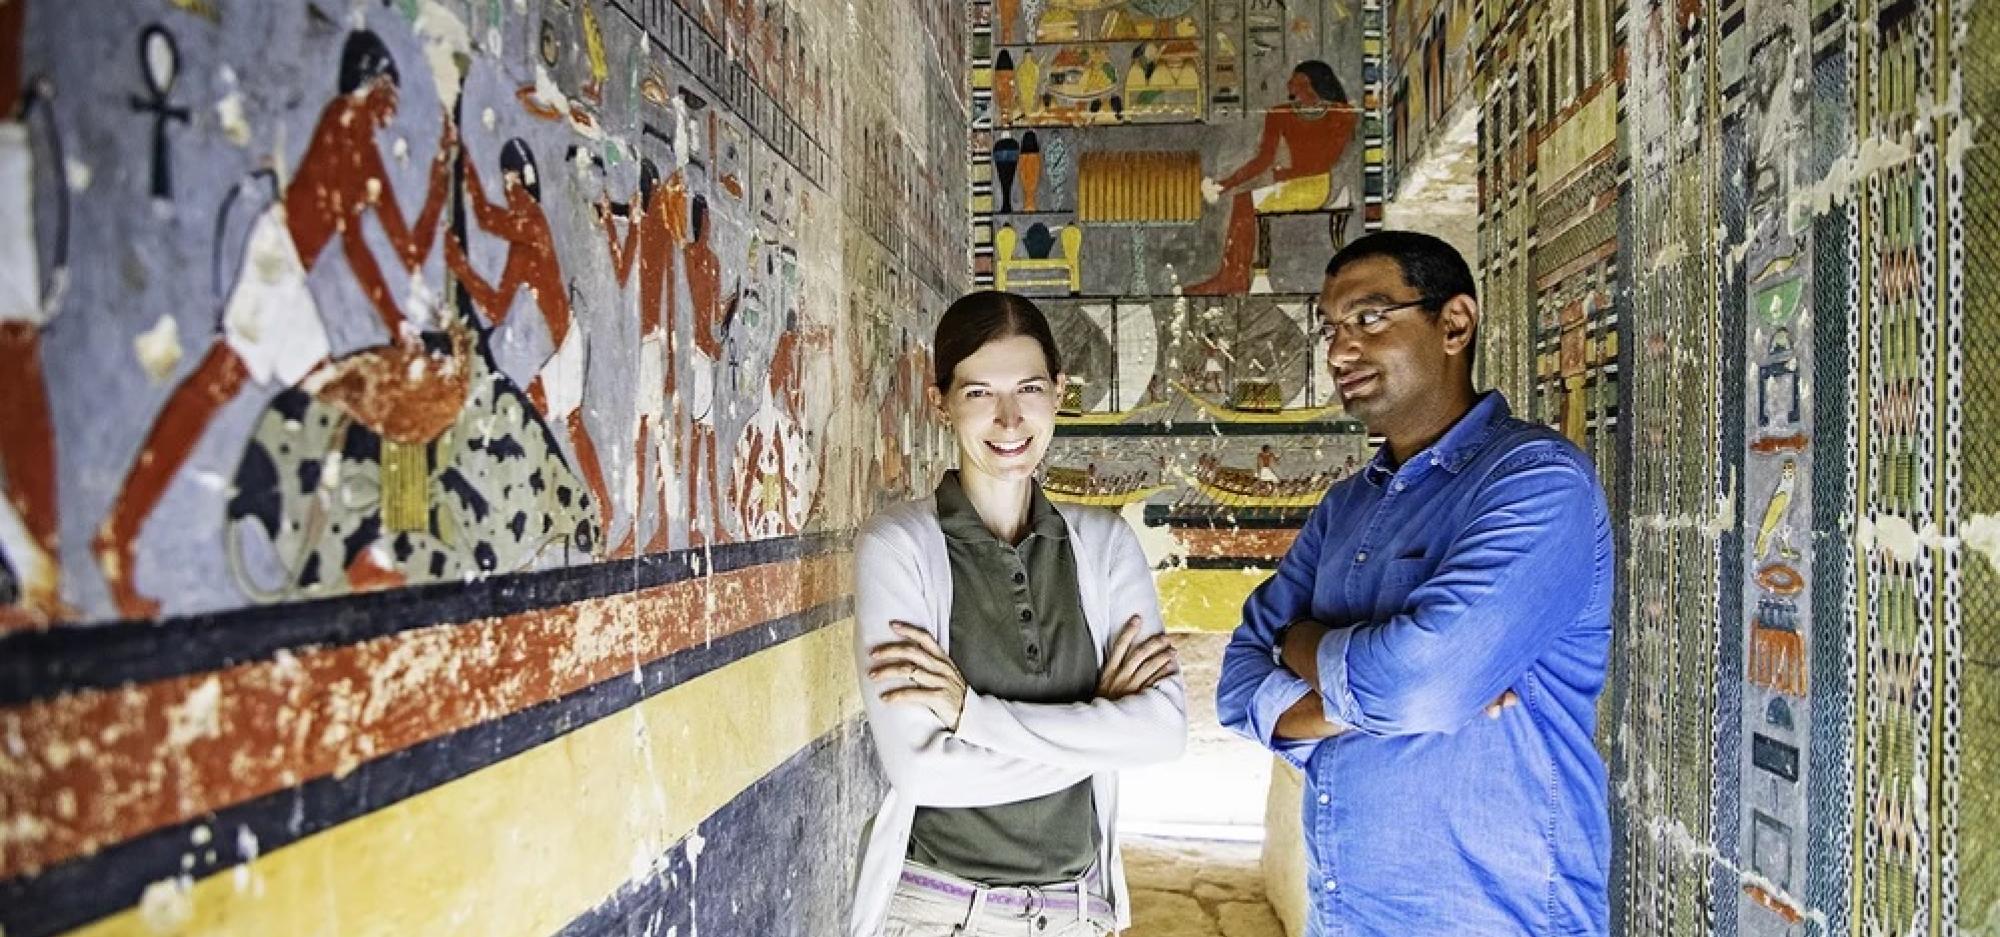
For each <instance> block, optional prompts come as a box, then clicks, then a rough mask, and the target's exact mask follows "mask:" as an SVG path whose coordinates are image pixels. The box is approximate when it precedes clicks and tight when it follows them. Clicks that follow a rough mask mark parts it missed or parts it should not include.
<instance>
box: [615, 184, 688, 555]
mask: <svg viewBox="0 0 2000 937" xmlns="http://www.w3.org/2000/svg"><path fill="white" fill-rule="evenodd" d="M635 202H636V207H628V209H627V211H626V212H625V215H626V230H625V237H624V243H622V244H621V243H620V242H619V237H618V229H617V225H616V222H614V221H613V217H614V216H615V215H616V214H618V212H617V210H616V209H615V208H614V207H613V206H612V205H611V204H610V202H608V201H605V202H600V203H599V204H598V218H599V220H601V221H602V222H603V224H604V239H605V243H606V244H607V245H609V247H610V250H611V263H612V267H613V268H614V270H613V272H614V273H616V274H617V277H618V282H619V284H620V285H625V284H628V283H630V282H631V278H632V269H633V267H634V266H637V268H638V270H639V373H638V385H637V387H636V392H637V395H638V426H637V428H636V433H637V439H638V442H637V443H636V444H635V445H634V448H633V453H634V456H635V458H636V459H637V469H636V471H634V472H633V478H634V479H635V480H636V481H635V484H636V485H637V486H638V493H637V494H636V495H635V496H634V498H633V500H632V526H631V528H630V529H629V530H627V531H626V533H625V538H624V540H623V541H622V542H620V544H619V545H618V546H617V547H616V548H614V549H612V551H611V555H612V556H627V555H630V554H631V552H632V543H633V541H634V540H635V539H637V536H638V533H639V516H640V515H639V512H640V510H641V509H642V508H643V507H644V506H645V501H646V498H645V496H646V492H647V488H648V487H650V488H651V489H652V492H653V495H654V498H655V500H656V501H657V502H658V504H659V506H660V518H659V522H658V524H656V525H655V526H654V528H653V535H652V537H650V538H649V539H648V540H647V542H646V546H645V551H646V552H647V553H657V552H660V551H662V550H665V549H666V548H667V528H668V524H667V519H668V515H669V513H670V512H669V511H668V502H667V472H668V468H667V465H668V460H667V459H666V458H664V457H661V456H660V454H659V453H657V452H655V449H656V447H655V446H654V445H653V444H652V443H651V433H652V429H653V427H654V425H655V424H664V423H665V421H666V418H667V407H666V401H667V397H668V396H669V395H671V394H673V393H674V369H673V368H672V367H671V364H672V362H673V360H674V339H673V332H674V329H673V325H674V289H673V287H674V257H675V252H676V251H678V250H680V249H681V248H682V246H683V245H685V244H686V243H687V223H686V219H687V186H686V184H685V183H684V182H683V181H682V178H681V174H680V172H679V171H678V170H676V171H675V172H674V173H673V174H672V175H671V176H668V177H667V179H666V181H665V182H661V181H660V173H659V168H658V167H657V166H655V165H654V164H653V161H652V160H643V161H641V162H640V163H639V197H638V198H637V199H636V200H635ZM668 431H669V427H668V426H666V425H660V434H661V439H662V440H663V441H664V440H665V439H666V437H667V435H668ZM678 444H679V443H678V440H676V443H675V445H676V446H678ZM648 456H653V457H654V463H655V465H656V466H657V468H656V470H655V472H654V473H653V474H652V475H651V476H648V474H647V472H646V464H647V457H648ZM675 461H678V456H676V458H675Z"/></svg>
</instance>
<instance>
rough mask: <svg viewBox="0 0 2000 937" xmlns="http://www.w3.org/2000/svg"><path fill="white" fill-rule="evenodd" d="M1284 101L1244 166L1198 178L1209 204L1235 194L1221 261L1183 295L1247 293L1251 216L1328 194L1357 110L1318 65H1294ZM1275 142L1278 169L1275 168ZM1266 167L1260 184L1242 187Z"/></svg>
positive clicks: (1302, 206)
mask: <svg viewBox="0 0 2000 937" xmlns="http://www.w3.org/2000/svg"><path fill="white" fill-rule="evenodd" d="M1285 96H1286V101H1285V103H1283V104H1280V105H1278V106H1277V107H1274V108H1271V109H1270V110H1269V111H1267V112H1265V114H1264V132H1263V134H1262V135H1261V136H1260V137H1259V138H1258V140H1257V152H1256V154H1255V155H1253V156H1251V157H1250V160H1249V162H1246V163H1244V164H1243V165H1242V166H1240V167H1238V168H1237V170H1236V171H1235V172H1233V173H1230V174H1229V175H1228V176H1225V177H1224V178H1223V179H1221V180H1220V181H1218V182H1210V181H1208V180H1206V179H1204V180H1202V189H1203V195H1204V196H1207V197H1209V200H1210V201H1214V200H1215V199H1217V198H1220V197H1221V196H1222V194H1223V193H1228V192H1233V193H1235V194H1234V195H1233V196H1232V197H1231V199H1230V202H1229V221H1228V223H1227V224H1226V225H1225V226H1224V227H1223V237H1222V262H1221V263H1220V264H1219V265H1217V267H1216V270H1215V273H1214V274H1213V275H1212V276H1210V277H1209V278H1208V279H1206V280H1203V281H1201V282H1200V283H1196V284H1194V285H1193V286H1190V287H1188V288H1187V289H1186V290H1184V292H1186V293H1187V294H1188V295H1190V296H1215V295H1222V294H1234V293H1245V292H1248V291H1249V290H1250V286H1251V275H1250V270H1251V262H1252V260H1253V255H1254V254H1255V253H1256V252H1257V215H1258V213H1259V212H1295V211H1312V210H1314V209H1318V208H1321V207H1323V206H1325V205H1327V204H1328V202H1329V200H1330V199H1331V197H1332V195H1333V170H1334V167H1335V166H1338V165H1340V158H1341V156H1342V155H1343V154H1345V153H1346V152H1347V145H1348V144H1349V143H1350V142H1352V141H1353V140H1354V129H1355V127H1357V126H1359V125H1360V123H1361V111H1360V110H1359V109H1358V108H1356V107H1355V106H1354V105H1353V104H1350V103H1348V100H1347V92H1346V90H1345V89H1343V88H1341V87H1340V79H1339V78H1338V77H1337V76H1335V75H1334V73H1333V67H1332V66H1330V65H1327V64H1326V63H1325V62H1320V61H1305V62H1300V63H1299V65H1298V67H1297V68H1294V69H1293V70H1292V75H1291V77H1290V78H1289V79H1287V80H1286V82H1285ZM1281 145H1282V146H1283V147H1284V149H1285V155H1286V160H1287V161H1286V162H1285V164H1284V165H1278V148H1279V146H1281ZM1274 167H1275V168H1274ZM1267 170H1268V171H1269V172H1270V173H1271V182H1270V183H1269V184H1268V185H1263V186H1259V187H1257V188H1255V189H1245V188H1243V186H1244V185H1246V184H1248V183H1250V182H1252V181H1254V180H1256V179H1258V178H1261V177H1262V176H1263V174H1264V173H1265V172H1266V171H1267Z"/></svg>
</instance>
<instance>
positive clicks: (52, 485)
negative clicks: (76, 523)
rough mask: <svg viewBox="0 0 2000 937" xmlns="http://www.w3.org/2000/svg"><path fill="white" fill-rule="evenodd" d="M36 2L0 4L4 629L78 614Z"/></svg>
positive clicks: (0, 616)
mask: <svg viewBox="0 0 2000 937" xmlns="http://www.w3.org/2000/svg"><path fill="white" fill-rule="evenodd" d="M26 9H27V4H25V3H5V4H0V50H4V57H5V58H6V59H7V60H8V62H9V64H8V66H7V67H4V68H0V427H6V431H5V432H0V480H4V488H0V555H4V557H5V561H6V563H7V564H8V567H9V568H10V569H11V571H12V572H13V575H14V580H15V586H16V595H15V596H14V601H13V604H10V605H0V630H6V629H9V628H15V627H22V626H28V625H45V624H48V623H50V622H52V621H57V620H61V619H64V618H69V617H72V616H73V615H74V612H73V610H71V609H70V608H69V607H68V606H67V605H65V604H63V601H62V575H61V561H60V556H61V554H60V551H59V547H58V543H57V539H56V531H57V527H58V512H57V508H58V506H57V503H56V460H55V451H56V450H55V425H54V423H53V422H52V421H51V420H50V418H49V401H48V389H47V387H46V385H44V383H43V381H42V351H41V347H42V327H43V326H45V325H47V324H48V317H49V315H50V314H52V313H53V311H54V310H51V309H48V308H46V306H45V305H44V303H43V299H42V287H41V284H42V279H41V262H40V258H39V257H38V256H37V254H36V243H35V231H34V213H33V212H31V211H29V207H30V206H31V205H33V204H34V185H35V166H34V155H33V150H32V149H31V148H30V146H29V140H28V124H27V121H26V119H25V118H26V116H27V113H26V111H27V108H28V107H29V101H28V97H29V96H28V95H27V94H26V89H25V88H24V87H23V85H22V81H21V75H20V74H19V73H20V71H21V69H20V68H18V67H16V63H18V62H19V61H20V45H21V32H22V26H23V20H24V18H25V17H26V15H27V13H26Z"/></svg>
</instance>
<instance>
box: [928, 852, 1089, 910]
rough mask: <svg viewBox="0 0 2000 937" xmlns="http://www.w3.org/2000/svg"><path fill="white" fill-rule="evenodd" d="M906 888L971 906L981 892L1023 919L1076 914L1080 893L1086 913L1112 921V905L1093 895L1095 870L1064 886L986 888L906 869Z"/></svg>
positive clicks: (975, 883)
mask: <svg viewBox="0 0 2000 937" xmlns="http://www.w3.org/2000/svg"><path fill="white" fill-rule="evenodd" d="M903 884H905V885H908V886H910V887H912V888H920V889H923V890H924V891H927V892H931V893H932V894H937V895H944V896H946V897H948V898H953V899H957V900H961V901H966V902H971V901H972V900H973V899H974V898H976V897H978V895H979V893H980V892H982V891H983V892H985V893H986V904H988V905H991V906H998V907H1002V908H1008V909H1011V910H1017V911H1019V912H1020V914H1021V916H1023V917H1027V916H1030V915H1035V914H1040V913H1042V912H1060V911H1075V910H1076V909H1077V899H1078V894H1079V892H1082V893H1085V894H1086V895H1087V900H1088V902H1089V903H1088V904H1087V905H1085V906H1084V910H1085V911H1086V912H1088V913H1090V914H1094V915H1098V916H1100V917H1104V918H1109V917H1111V903H1110V902H1108V901H1105V900H1104V899H1103V898H1101V897H1099V896H1097V895H1096V894H1090V893H1089V892H1090V886H1093V885H1095V884H1097V868H1096V867H1095V866H1092V867H1091V870H1090V871H1089V872H1086V873H1084V876H1083V879H1082V880H1081V881H1075V882H1063V883H1061V884H1056V885H982V884H979V883H978V882H968V881H966V880H964V879H961V878H958V877H956V876H951V875H946V874H944V873H942V872H935V871H929V870H925V869H919V868H912V867H911V866H910V865H908V864H905V865H904V866H903Z"/></svg>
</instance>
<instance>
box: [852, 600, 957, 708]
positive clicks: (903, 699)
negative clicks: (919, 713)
mask: <svg viewBox="0 0 2000 937" xmlns="http://www.w3.org/2000/svg"><path fill="white" fill-rule="evenodd" d="M889 630H891V631H894V632H895V633H896V635H897V636H898V637H900V638H902V639H903V640H901V641H893V642H890V643H888V644H884V645H882V646H881V647H878V648H876V649H874V650H872V651H869V652H868V658H869V659H870V660H872V661H874V662H875V665H874V666H873V667H870V668H869V669H868V679H870V680H886V679H889V678H891V677H901V678H903V679H905V680H908V681H909V683H908V684H907V685H905V686H898V687H890V688H888V689H886V690H883V691H881V693H879V694H878V695H879V696H881V697H882V702H885V703H914V704H916V705H919V706H922V707H924V708H925V709H928V710H930V711H931V714H932V715H934V716H937V718H938V721H939V722H942V723H944V727H945V728H946V729H949V730H951V731H953V732H956V731H958V717H959V715H960V714H961V713H963V712H964V711H965V678H964V677H962V676H959V673H958V667H957V666H956V665H954V664H953V663H952V662H951V658H950V657H947V656H945V653H944V649H943V648H941V647H938V645H937V641H935V640H933V639H932V638H931V636H930V632H927V631H925V630H924V629H922V628H919V627H917V626H915V625H912V624H909V623H908V622H901V621H892V622H890V623H889Z"/></svg>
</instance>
